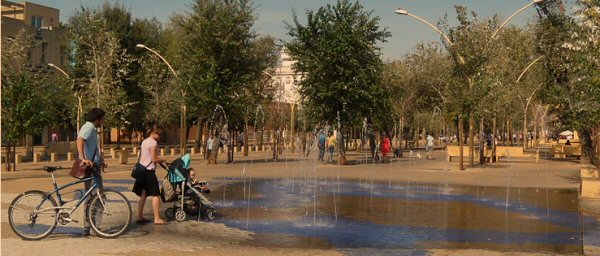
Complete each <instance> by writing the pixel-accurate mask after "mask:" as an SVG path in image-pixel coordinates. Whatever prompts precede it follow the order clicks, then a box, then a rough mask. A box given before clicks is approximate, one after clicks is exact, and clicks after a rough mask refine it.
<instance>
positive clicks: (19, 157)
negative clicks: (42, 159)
mask: <svg viewBox="0 0 600 256" xmlns="http://www.w3.org/2000/svg"><path fill="white" fill-rule="evenodd" d="M34 157H35V156H34ZM22 162H23V155H21V154H17V155H16V158H15V163H16V164H20V163H22Z"/></svg>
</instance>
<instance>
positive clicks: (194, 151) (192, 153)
mask: <svg viewBox="0 0 600 256" xmlns="http://www.w3.org/2000/svg"><path fill="white" fill-rule="evenodd" d="M195 154H196V148H192V150H191V152H190V155H192V156H193V155H195Z"/></svg>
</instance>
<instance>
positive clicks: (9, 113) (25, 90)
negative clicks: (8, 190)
mask: <svg viewBox="0 0 600 256" xmlns="http://www.w3.org/2000/svg"><path fill="white" fill-rule="evenodd" d="M37 43H39V42H37V41H35V40H34V39H33V37H32V36H28V35H26V34H25V31H21V32H19V34H18V35H17V36H16V37H15V38H14V39H12V40H6V39H5V38H3V39H2V139H3V140H5V141H6V142H8V143H7V149H8V150H7V151H6V160H7V161H6V169H7V170H9V171H10V170H11V157H14V153H15V152H14V150H13V151H12V154H11V146H15V144H16V142H17V141H18V140H20V139H22V138H23V137H24V136H25V135H33V134H37V133H40V132H42V131H43V129H44V127H45V126H46V125H47V124H49V123H50V121H51V119H52V117H53V116H54V115H55V114H56V113H55V112H53V111H52V110H53V107H52V106H55V105H54V103H53V100H52V96H53V95H52V94H50V93H49V92H51V91H52V90H51V89H50V88H52V86H54V85H52V84H50V83H49V80H48V74H47V73H49V72H48V70H47V69H46V68H45V67H41V66H34V65H32V64H31V63H30V60H29V59H28V58H27V52H28V51H30V50H31V49H33V48H34V47H35V45H36V44H37ZM12 167H13V168H16V165H13V166H12Z"/></svg>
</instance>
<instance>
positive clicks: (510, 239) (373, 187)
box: [210, 177, 597, 253]
mask: <svg viewBox="0 0 600 256" xmlns="http://www.w3.org/2000/svg"><path fill="white" fill-rule="evenodd" d="M210 198H211V200H212V201H213V202H215V203H216V205H217V211H218V212H219V213H220V214H222V215H223V216H222V217H220V218H219V219H218V220H217V221H218V222H223V223H225V224H226V225H228V226H231V227H236V228H240V229H245V230H249V231H253V232H255V233H256V237H255V239H254V240H253V241H252V244H253V245H256V244H260V245H277V246H290V247H311V248H315V247H319V248H331V247H334V248H360V247H365V248H379V249H384V248H385V249H397V248H400V249H402V248H415V249H424V248H447V249H491V250H500V251H511V250H519V251H536V252H553V253H580V252H581V250H582V245H581V244H582V239H581V233H580V230H581V224H580V215H579V212H578V199H577V191H576V190H558V189H545V188H544V189H542V188H537V189H536V188H527V189H525V188H515V187H511V188H495V187H494V188H492V187H484V186H454V185H451V186H448V185H447V184H427V183H418V184H415V183H410V182H405V183H377V182H373V181H370V182H369V181H363V182H358V181H348V180H337V179H331V178H328V179H323V178H314V177H311V178H305V179H295V180H293V179H252V180H250V179H242V180H241V179H235V180H234V179H229V180H225V181H224V186H221V188H219V189H215V190H213V192H212V193H211V194H210ZM584 219H585V221H586V223H588V222H589V223H592V225H597V223H596V222H597V221H596V220H592V219H588V217H584Z"/></svg>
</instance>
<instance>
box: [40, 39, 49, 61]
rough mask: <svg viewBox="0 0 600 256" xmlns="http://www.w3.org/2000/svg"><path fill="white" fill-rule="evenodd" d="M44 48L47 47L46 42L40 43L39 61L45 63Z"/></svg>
mask: <svg viewBox="0 0 600 256" xmlns="http://www.w3.org/2000/svg"><path fill="white" fill-rule="evenodd" d="M46 48H48V43H46V42H43V43H42V56H41V57H40V63H46Z"/></svg>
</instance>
